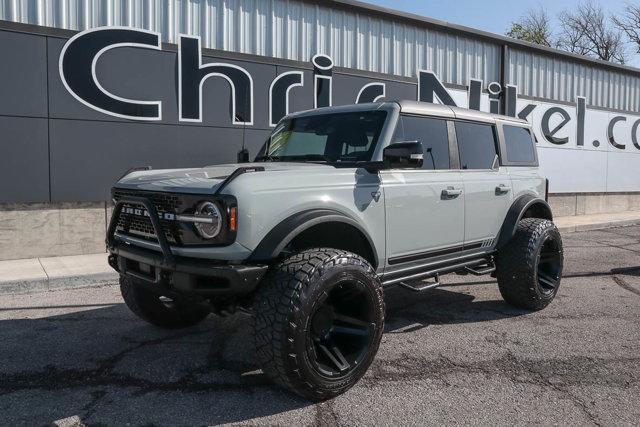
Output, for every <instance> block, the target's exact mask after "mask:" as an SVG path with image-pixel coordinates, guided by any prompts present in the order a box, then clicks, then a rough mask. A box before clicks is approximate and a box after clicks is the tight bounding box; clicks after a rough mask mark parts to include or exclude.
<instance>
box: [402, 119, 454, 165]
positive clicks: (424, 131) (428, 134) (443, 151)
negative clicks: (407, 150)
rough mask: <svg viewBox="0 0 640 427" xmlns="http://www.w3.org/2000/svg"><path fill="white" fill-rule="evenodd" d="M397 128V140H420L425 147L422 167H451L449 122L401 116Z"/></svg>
mask: <svg viewBox="0 0 640 427" xmlns="http://www.w3.org/2000/svg"><path fill="white" fill-rule="evenodd" d="M400 126H402V128H403V129H404V135H403V134H402V132H401V131H399V129H396V134H395V136H394V140H395V142H402V141H419V142H420V143H421V144H422V148H423V149H424V162H423V163H422V169H449V133H448V132H447V122H446V121H445V120H441V119H432V118H428V117H418V116H401V122H400V123H398V128H400Z"/></svg>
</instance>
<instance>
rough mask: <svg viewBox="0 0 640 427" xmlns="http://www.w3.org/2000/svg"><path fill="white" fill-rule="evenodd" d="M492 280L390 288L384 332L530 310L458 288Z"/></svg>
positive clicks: (518, 313)
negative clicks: (425, 287) (479, 297)
mask: <svg viewBox="0 0 640 427" xmlns="http://www.w3.org/2000/svg"><path fill="white" fill-rule="evenodd" d="M491 283H494V282H493V281H476V282H462V283H451V284H447V285H446V287H443V288H435V289H431V290H429V291H427V292H423V293H415V292H412V291H408V290H404V289H401V288H393V289H389V290H387V292H386V295H385V302H386V306H387V313H386V324H385V333H407V332H413V331H416V330H418V329H422V328H425V327H427V326H429V325H447V324H460V323H479V322H488V321H493V320H499V319H505V318H511V317H517V316H522V315H525V314H528V313H530V312H529V311H527V310H521V309H517V308H514V307H512V306H510V305H508V304H507V303H506V302H504V301H503V300H502V299H499V300H489V301H487V300H477V299H476V297H475V296H474V295H471V294H469V293H466V292H458V291H456V288H457V287H459V286H463V285H465V286H469V285H487V284H491Z"/></svg>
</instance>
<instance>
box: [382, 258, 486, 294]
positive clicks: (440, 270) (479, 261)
mask: <svg viewBox="0 0 640 427" xmlns="http://www.w3.org/2000/svg"><path fill="white" fill-rule="evenodd" d="M487 262H489V261H488V259H487V257H481V258H473V259H469V260H466V261H461V262H458V263H455V264H449V265H444V266H442V267H436V268H432V269H431V270H426V271H421V272H418V273H414V274H410V275H407V276H401V277H396V278H393V279H386V280H384V279H383V281H382V284H383V285H384V286H390V285H398V284H400V285H402V283H403V282H405V284H406V282H415V281H420V280H424V279H428V278H430V277H437V276H438V275H440V274H445V273H452V272H454V271H459V270H465V269H466V268H467V267H475V266H479V265H483V264H485V265H486V264H487ZM436 283H437V281H436ZM433 285H434V284H433V283H430V284H429V285H428V286H431V288H433V287H435V286H433ZM402 286H403V287H406V286H404V285H402ZM412 288H413V287H412ZM426 289H430V288H426ZM412 290H415V289H412Z"/></svg>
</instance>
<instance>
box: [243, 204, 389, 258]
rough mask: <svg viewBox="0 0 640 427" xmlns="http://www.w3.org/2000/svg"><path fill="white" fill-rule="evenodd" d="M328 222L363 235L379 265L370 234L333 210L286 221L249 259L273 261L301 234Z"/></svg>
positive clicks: (269, 233) (261, 243)
mask: <svg viewBox="0 0 640 427" xmlns="http://www.w3.org/2000/svg"><path fill="white" fill-rule="evenodd" d="M328 222H340V223H343V224H348V225H350V226H352V227H354V228H355V229H357V230H358V231H359V232H360V233H362V235H363V236H364V237H365V238H366V239H367V243H368V244H369V247H370V249H371V254H372V256H373V258H374V260H375V263H376V265H378V253H377V252H376V247H375V245H374V243H373V240H372V239H371V236H370V235H369V233H367V232H366V231H365V230H364V228H362V226H361V225H360V224H359V223H358V222H357V221H355V220H354V219H353V218H350V217H348V216H347V215H345V214H343V213H341V212H338V211H335V210H331V209H310V210H306V211H302V212H298V213H296V214H294V215H291V216H290V217H288V218H286V219H284V220H283V221H281V222H280V223H279V224H278V225H276V226H275V227H273V228H272V229H271V231H269V232H268V233H267V235H266V236H265V237H264V238H263V239H262V240H261V241H260V243H259V244H258V246H256V248H255V249H254V250H253V252H252V253H251V256H250V257H249V259H250V260H251V261H269V260H272V259H274V258H276V257H277V256H278V255H279V254H280V252H282V250H283V249H284V248H285V247H286V246H287V245H288V244H289V243H290V242H291V241H292V240H293V239H294V238H295V237H296V236H298V235H299V234H300V233H302V232H303V231H305V230H308V229H309V228H311V227H313V226H315V225H318V224H322V223H328ZM374 267H375V266H374Z"/></svg>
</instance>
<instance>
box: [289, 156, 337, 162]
mask: <svg viewBox="0 0 640 427" xmlns="http://www.w3.org/2000/svg"><path fill="white" fill-rule="evenodd" d="M285 159H286V160H304V161H310V162H330V161H331V160H330V159H329V158H328V157H327V156H325V155H323V154H301V155H299V156H285Z"/></svg>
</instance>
